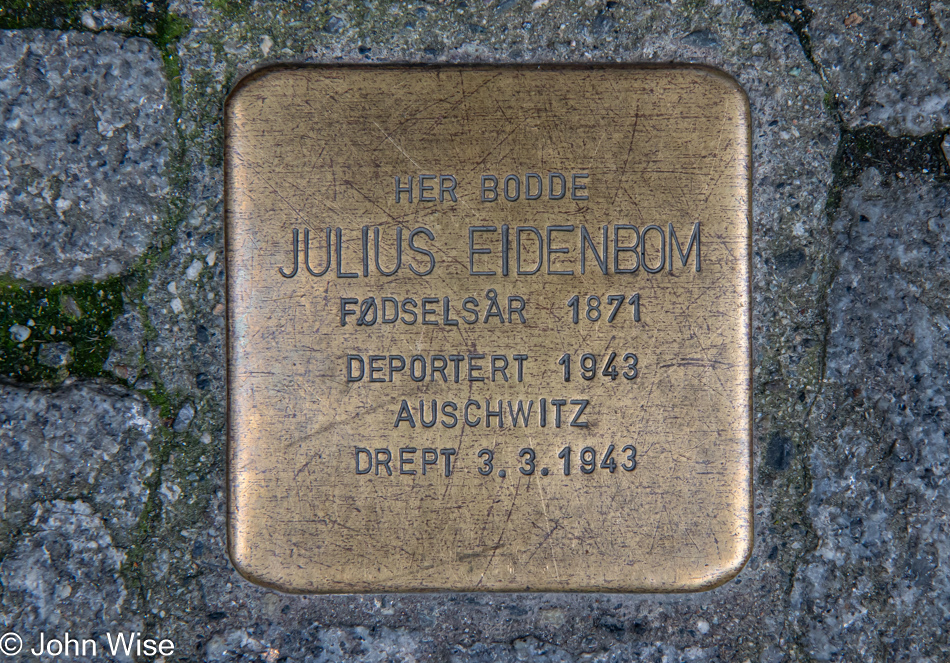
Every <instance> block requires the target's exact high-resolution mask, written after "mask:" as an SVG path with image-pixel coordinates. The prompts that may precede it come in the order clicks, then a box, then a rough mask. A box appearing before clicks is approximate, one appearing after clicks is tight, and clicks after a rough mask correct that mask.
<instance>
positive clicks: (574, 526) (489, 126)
mask: <svg viewBox="0 0 950 663" xmlns="http://www.w3.org/2000/svg"><path fill="white" fill-rule="evenodd" d="M225 119H226V131H227V140H226V148H225V168H226V198H227V212H226V214H227V221H226V227H227V287H228V295H227V310H228V348H229V356H228V431H229V470H228V471H229V478H228V482H229V503H228V516H229V547H230V554H231V558H232V560H233V561H234V564H235V565H236V566H237V568H238V569H239V570H240V571H241V573H242V574H244V575H245V576H246V577H247V578H249V579H251V580H253V581H254V582H257V583H260V584H264V585H267V586H271V587H275V588H277V589H281V590H284V591H293V592H335V593H340V592H369V591H380V592H393V591H419V590H423V591H425V590H461V591H471V590H493V591H522V590H532V591H535V590H538V591H542V590H543V591H561V590H570V591H598V592H599V591H624V592H639V591H653V592H672V591H688V590H699V589H707V588H710V587H714V586H716V585H718V584H721V583H722V582H724V581H726V580H727V579H729V578H731V577H733V576H734V575H735V574H736V573H737V572H738V571H739V569H740V568H741V567H742V565H743V563H744V562H745V560H746V558H747V556H748V555H749V551H750V548H751V545H752V505H751V452H750V440H751V392H750V383H751V376H750V317H749V254H750V249H749V245H750V173H751V148H750V133H749V127H750V118H749V107H748V102H747V99H746V96H745V94H744V93H743V91H742V90H741V88H740V87H739V86H738V84H737V83H736V82H735V81H734V80H732V79H731V78H729V77H728V76H726V75H724V74H722V73H719V72H717V71H714V70H711V69H705V68H701V67H676V66H667V67H634V66H624V67H611V66H594V67H557V66H550V67H349V66H347V67H330V66H323V67H304V66H300V67H293V68H275V69H268V70H264V71H261V72H258V73H256V74H254V75H251V76H249V77H248V78H246V79H244V80H243V81H242V82H241V83H240V84H239V85H238V87H237V89H236V90H235V91H234V92H233V93H232V94H231V96H230V98H229V100H228V103H227V109H226V118H225Z"/></svg>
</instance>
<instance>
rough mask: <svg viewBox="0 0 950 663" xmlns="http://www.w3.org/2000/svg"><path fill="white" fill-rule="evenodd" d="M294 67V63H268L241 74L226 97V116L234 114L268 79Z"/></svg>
mask: <svg viewBox="0 0 950 663" xmlns="http://www.w3.org/2000/svg"><path fill="white" fill-rule="evenodd" d="M292 68H293V65H288V64H287V63H274V64H267V65H263V66H261V67H258V68H257V69H254V70H252V71H249V72H247V73H246V74H244V75H243V76H241V77H240V78H239V79H237V81H235V83H234V85H232V86H231V91H230V92H228V95H227V96H226V97H225V98H224V116H225V118H230V117H231V116H232V114H233V113H234V111H235V110H237V107H238V106H240V103H241V101H242V100H243V99H244V98H245V97H248V96H250V97H253V96H254V94H255V89H256V88H257V87H258V86H259V85H261V84H262V83H264V81H265V80H266V79H268V78H271V77H273V76H275V75H279V74H283V73H285V72H287V71H288V70H290V69H292Z"/></svg>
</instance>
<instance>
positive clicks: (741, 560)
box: [690, 532, 752, 592]
mask: <svg viewBox="0 0 950 663" xmlns="http://www.w3.org/2000/svg"><path fill="white" fill-rule="evenodd" d="M751 557H752V534H751V532H750V533H749V536H748V538H746V539H745V540H744V541H743V542H742V543H741V544H740V545H739V546H737V547H736V550H735V554H734V555H733V556H732V557H731V558H727V559H724V560H722V561H721V562H720V564H719V566H718V567H717V568H713V569H709V568H704V569H703V572H702V578H701V579H700V581H699V582H697V583H696V585H695V586H694V587H691V588H690V591H694V592H705V591H709V590H711V589H716V588H717V587H721V586H723V585H725V584H726V583H727V582H729V581H730V580H733V579H734V578H735V577H736V576H738V575H739V573H741V572H742V569H744V568H745V565H746V564H748V563H749V559H750V558H751Z"/></svg>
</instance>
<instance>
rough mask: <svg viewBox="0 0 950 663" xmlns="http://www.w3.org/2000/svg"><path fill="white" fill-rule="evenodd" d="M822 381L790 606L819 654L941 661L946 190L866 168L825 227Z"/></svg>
mask: <svg viewBox="0 0 950 663" xmlns="http://www.w3.org/2000/svg"><path fill="white" fill-rule="evenodd" d="M834 232H835V255H836V256H837V262H838V273H837V277H836V279H835V282H834V286H833V287H832V289H831V296H830V302H829V318H830V333H829V339H828V363H827V374H826V384H825V386H824V390H823V393H822V395H821V398H820V399H819V401H818V403H817V404H816V408H815V412H814V414H813V425H814V426H815V430H816V433H817V443H816V444H815V446H814V448H813V450H812V452H811V456H810V458H809V462H810V463H811V465H812V474H813V477H814V484H813V487H812V492H811V495H810V496H809V506H808V514H809V517H810V519H811V522H812V525H813V527H814V528H815V531H816V534H817V535H818V537H819V540H820V545H819V546H818V548H817V549H816V550H815V551H814V552H812V553H810V554H809V556H808V557H807V558H806V559H805V560H804V562H805V564H804V565H803V567H802V568H801V570H800V572H799V575H798V577H797V579H796V581H795V590H794V592H793V593H792V603H791V605H790V610H791V611H792V614H794V615H795V616H796V619H797V621H798V622H799V625H800V628H801V629H802V631H803V632H804V633H805V634H806V638H807V643H808V650H809V654H810V655H811V656H812V657H813V658H814V659H815V660H820V661H829V660H840V659H841V658H842V657H848V656H852V655H855V654H860V656H861V657H862V658H865V659H873V660H888V652H897V651H899V652H901V653H902V654H901V658H906V659H907V660H915V661H940V660H945V658H946V656H947V653H948V648H947V646H948V643H947V640H946V626H945V624H946V621H947V620H948V619H950V576H948V573H947V564H948V560H950V478H948V473H950V444H948V442H950V441H948V435H950V411H948V408H947V401H948V397H950V384H948V382H947V376H948V375H950V320H948V318H947V314H948V312H950V188H947V187H946V186H945V185H939V184H935V183H933V182H928V181H925V180H920V179H919V178H916V177H915V178H911V179H905V180H901V179H899V178H896V177H891V178H887V179H884V178H882V176H881V174H880V173H879V172H878V171H877V170H876V169H874V168H871V169H868V170H866V171H865V172H864V173H863V174H862V176H861V178H860V181H859V182H858V183H856V184H855V186H853V187H851V188H849V189H848V190H846V191H845V193H844V196H843V200H842V205H841V209H840V211H839V213H838V214H837V217H836V219H835V223H834Z"/></svg>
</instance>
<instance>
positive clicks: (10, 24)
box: [0, 0, 92, 30]
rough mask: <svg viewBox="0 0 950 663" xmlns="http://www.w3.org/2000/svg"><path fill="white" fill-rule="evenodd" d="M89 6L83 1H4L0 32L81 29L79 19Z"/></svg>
mask: <svg viewBox="0 0 950 663" xmlns="http://www.w3.org/2000/svg"><path fill="white" fill-rule="evenodd" d="M90 4H92V3H89V2H84V1H83V0H6V2H4V3H3V4H0V30H24V29H28V28H47V29H51V30H76V29H81V28H82V22H81V21H80V17H81V15H82V12H83V10H84V9H86V8H87V7H89V6H90Z"/></svg>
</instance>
